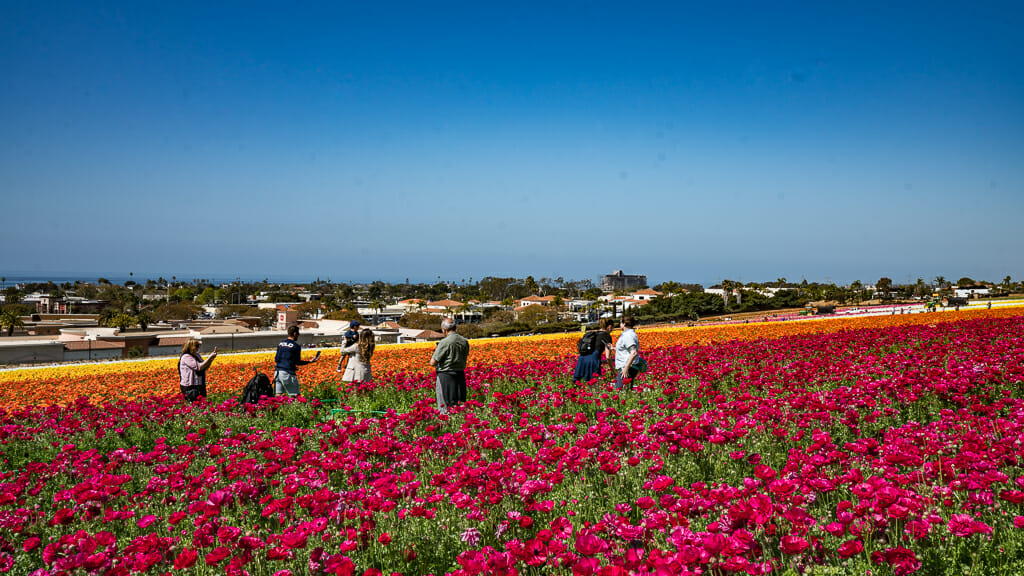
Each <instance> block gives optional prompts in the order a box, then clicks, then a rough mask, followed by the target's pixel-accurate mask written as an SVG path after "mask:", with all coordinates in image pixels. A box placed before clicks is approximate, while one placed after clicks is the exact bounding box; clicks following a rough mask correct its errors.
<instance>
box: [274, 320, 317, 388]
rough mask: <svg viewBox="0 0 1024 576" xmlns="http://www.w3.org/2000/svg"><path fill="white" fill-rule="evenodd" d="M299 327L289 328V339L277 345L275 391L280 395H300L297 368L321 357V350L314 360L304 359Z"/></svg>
mask: <svg viewBox="0 0 1024 576" xmlns="http://www.w3.org/2000/svg"><path fill="white" fill-rule="evenodd" d="M298 339H299V327H298V326H290V327H289V328H288V339H287V340H285V341H283V342H281V343H280V344H278V345H277V354H276V355H275V356H274V365H275V369H274V392H275V393H276V394H278V395H281V394H287V395H289V396H298V395H299V377H298V376H296V374H295V370H296V369H297V368H298V367H299V366H305V365H306V364H312V363H313V362H316V361H317V360H319V359H320V352H319V351H318V352H317V353H316V356H314V357H313V359H312V360H303V359H302V344H299V343H298Z"/></svg>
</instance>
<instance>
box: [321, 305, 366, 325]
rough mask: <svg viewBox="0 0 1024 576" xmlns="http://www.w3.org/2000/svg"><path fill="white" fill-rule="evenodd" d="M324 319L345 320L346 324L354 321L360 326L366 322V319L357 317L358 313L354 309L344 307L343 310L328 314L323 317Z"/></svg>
mask: <svg viewBox="0 0 1024 576" xmlns="http://www.w3.org/2000/svg"><path fill="white" fill-rule="evenodd" d="M325 318H327V319H328V320H346V321H348V322H351V321H353V320H356V321H358V322H359V323H360V324H362V323H365V322H366V319H364V318H363V317H362V316H360V315H359V311H357V310H356V309H355V307H351V308H349V307H346V308H345V309H343V310H337V311H334V312H331V313H330V314H328V315H327V316H325Z"/></svg>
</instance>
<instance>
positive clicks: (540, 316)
mask: <svg viewBox="0 0 1024 576" xmlns="http://www.w3.org/2000/svg"><path fill="white" fill-rule="evenodd" d="M518 319H519V321H520V322H525V323H527V324H529V325H531V326H537V325H540V324H547V323H549V322H556V321H557V320H558V313H557V312H555V311H554V310H552V309H551V308H549V307H547V306H541V305H539V304H535V305H533V306H527V307H526V309H525V310H521V311H520V312H519V318H518Z"/></svg>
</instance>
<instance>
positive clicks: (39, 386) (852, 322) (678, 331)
mask: <svg viewBox="0 0 1024 576" xmlns="http://www.w3.org/2000/svg"><path fill="white" fill-rule="evenodd" d="M1020 315H1024V307H1016V308H996V309H993V310H975V309H970V310H963V311H960V312H942V313H931V314H906V315H895V316H860V317H847V318H813V319H802V320H793V321H785V322H757V323H752V324H730V325H720V326H697V327H677V326H666V327H654V328H640V329H639V335H640V340H641V344H642V346H643V347H644V348H648V349H650V348H660V347H667V346H690V345H705V344H713V343H715V342H723V341H727V340H736V339H741V340H758V339H772V338H780V337H783V336H790V335H801V334H822V333H831V332H838V331H842V330H856V329H860V328H883V327H888V326H907V325H918V324H933V323H938V322H950V321H954V320H961V319H966V318H1000V317H1009V316H1020ZM579 336H580V335H579V334H578V333H574V334H555V335H541V336H524V337H512V338H492V339H482V340H473V341H472V342H471V348H470V357H469V365H470V366H483V365H495V364H508V363H516V362H522V361H526V360H544V359H555V358H561V357H565V356H570V355H575V353H576V340H577V339H578V338H579ZM433 349H434V344H433V343H420V344H402V345H381V346H379V347H378V348H377V353H376V354H375V355H374V357H373V367H374V372H375V374H377V375H378V378H379V377H380V376H383V375H385V374H386V373H388V372H424V371H427V370H429V369H430V368H429V360H430V355H431V353H432V351H433ZM273 358H274V353H273V352H260V353H250V354H231V355H228V354H225V355H222V356H221V357H219V358H218V359H217V360H216V361H215V362H214V364H213V367H212V368H211V370H210V375H209V389H210V392H212V393H217V392H238V391H240V390H241V389H242V387H243V386H244V385H245V383H246V382H247V381H248V380H249V378H250V377H251V376H252V374H253V371H254V369H255V370H260V371H263V372H266V373H269V374H272V373H273ZM337 360H338V351H337V350H327V351H325V352H324V353H323V355H322V356H321V360H320V362H318V363H316V364H311V365H308V366H305V367H303V368H301V369H300V373H299V377H300V379H301V380H302V381H303V385H304V386H315V385H317V384H321V383H324V382H332V381H338V380H340V375H339V374H337V373H336V372H335V366H336V365H337ZM175 393H178V377H177V358H164V359H157V360H146V361H141V362H116V363H107V364H79V365H69V366H57V367H48V368H41V369H33V368H27V369H20V370H10V371H6V372H0V409H4V410H12V409H17V408H20V407H24V406H32V405H37V406H38V405H49V404H65V403H68V402H71V401H73V400H75V399H76V398H79V397H82V396H85V397H88V398H89V399H90V400H92V401H93V402H102V401H104V400H116V399H134V398H138V397H142V396H147V395H153V394H175Z"/></svg>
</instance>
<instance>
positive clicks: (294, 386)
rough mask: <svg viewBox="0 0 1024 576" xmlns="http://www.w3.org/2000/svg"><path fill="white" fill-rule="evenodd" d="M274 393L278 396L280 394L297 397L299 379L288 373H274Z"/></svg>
mask: <svg viewBox="0 0 1024 576" xmlns="http://www.w3.org/2000/svg"><path fill="white" fill-rule="evenodd" d="M274 393H275V394H277V395H278V396H281V395H282V394H287V395H289V396H298V395H299V377H298V376H296V375H295V374H290V373H288V372H281V371H280V370H278V371H277V372H274Z"/></svg>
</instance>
